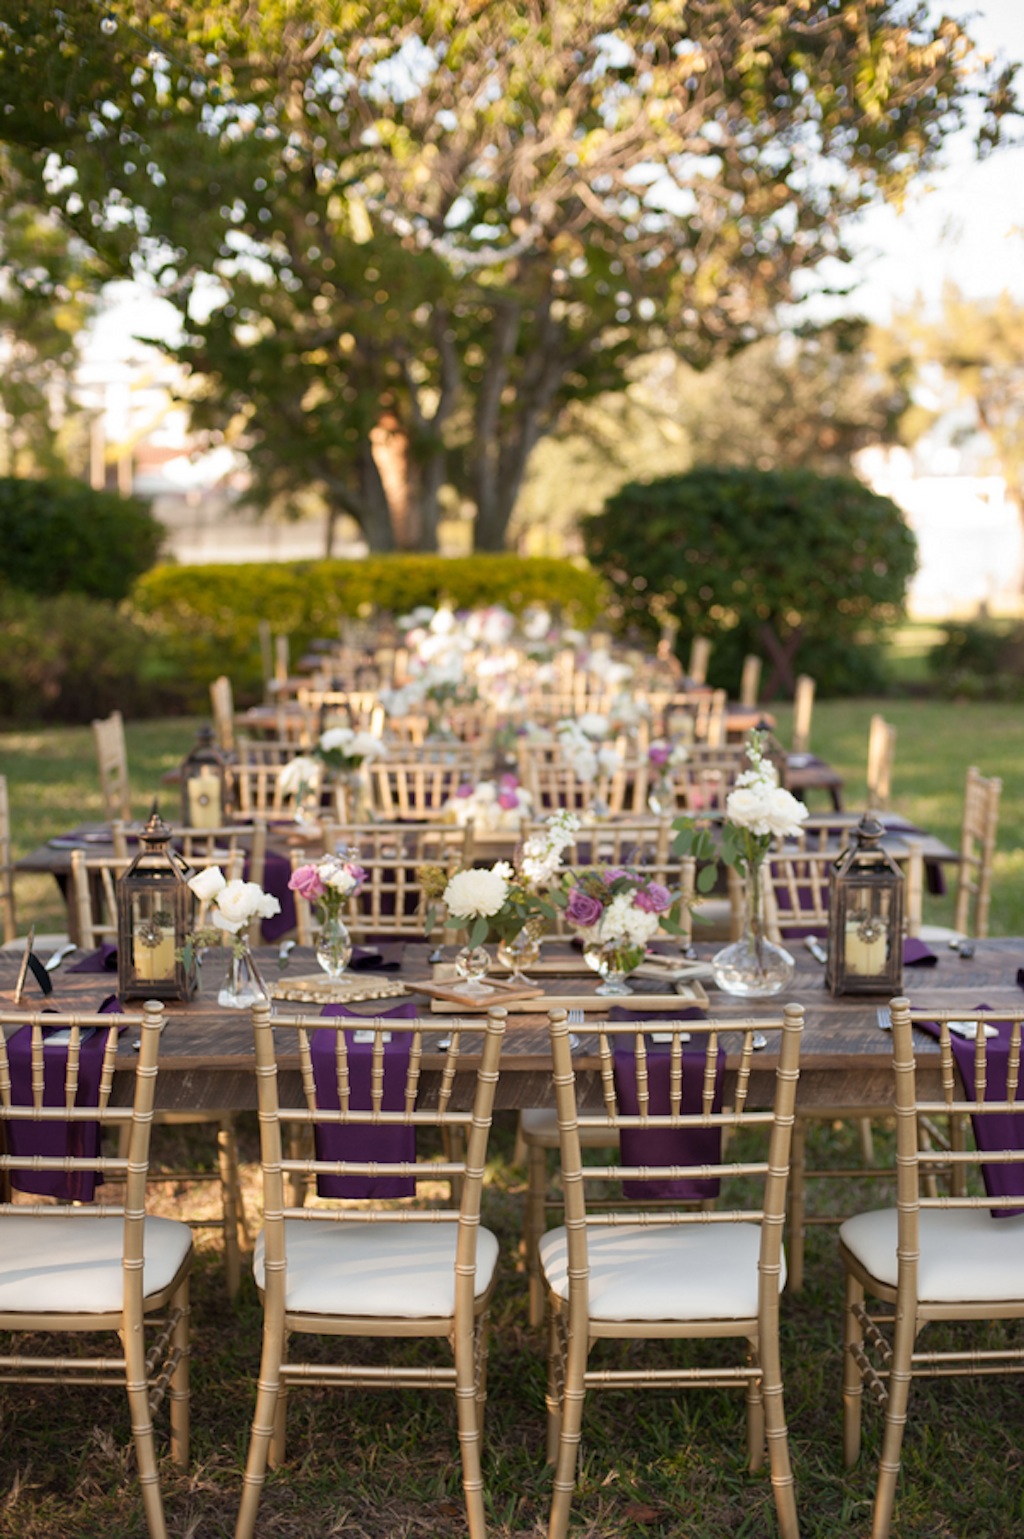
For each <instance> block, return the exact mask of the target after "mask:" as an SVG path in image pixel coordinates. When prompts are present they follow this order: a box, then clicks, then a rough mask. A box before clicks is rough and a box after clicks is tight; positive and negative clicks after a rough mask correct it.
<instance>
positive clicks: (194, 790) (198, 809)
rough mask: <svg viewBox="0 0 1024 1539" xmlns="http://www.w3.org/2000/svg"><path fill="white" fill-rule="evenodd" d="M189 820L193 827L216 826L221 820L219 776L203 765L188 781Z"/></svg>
mask: <svg viewBox="0 0 1024 1539" xmlns="http://www.w3.org/2000/svg"><path fill="white" fill-rule="evenodd" d="M188 811H189V822H190V823H191V824H192V827H193V828H218V827H219V826H220V822H221V805H220V776H219V775H218V774H217V771H216V770H214V769H210V768H208V767H207V766H205V765H204V766H203V768H202V769H200V771H199V773H198V774H197V775H193V776H192V779H191V780H190V781H189V783H188Z"/></svg>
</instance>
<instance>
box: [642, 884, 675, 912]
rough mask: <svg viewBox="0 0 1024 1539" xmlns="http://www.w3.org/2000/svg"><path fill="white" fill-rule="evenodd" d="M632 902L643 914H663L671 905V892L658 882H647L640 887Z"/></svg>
mask: <svg viewBox="0 0 1024 1539" xmlns="http://www.w3.org/2000/svg"><path fill="white" fill-rule="evenodd" d="M633 903H634V905H635V907H637V908H642V909H643V911H644V913H645V914H664V913H665V911H666V910H667V909H670V908H671V907H672V894H671V893H670V892H669V890H668V888H667V887H663V886H662V885H661V883H660V882H648V883H647V886H646V887H641V889H640V891H639V892H638V893H637V895H636V897H635V898H634V899H633Z"/></svg>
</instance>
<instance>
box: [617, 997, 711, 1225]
mask: <svg viewBox="0 0 1024 1539" xmlns="http://www.w3.org/2000/svg"><path fill="white" fill-rule="evenodd" d="M608 1019H609V1020H610V1021H636V1022H637V1024H638V1025H647V1024H648V1023H650V1024H651V1025H655V1024H656V1023H657V1022H658V1021H680V1020H682V1021H698V1020H699V1021H702V1020H704V1019H706V1017H705V1014H704V1011H703V1010H700V1009H696V1008H694V1007H692V1006H691V1007H690V1008H689V1009H685V1010H683V1009H681V1010H662V1011H657V1012H654V1011H649V1012H644V1013H641V1012H639V1011H637V1010H632V1009H630V1007H629V1006H628V1005H614V1006H613V1007H612V1009H611V1010H610V1011H609V1012H608ZM682 1060H683V1064H682V1068H683V1087H682V1102H681V1106H680V1111H681V1112H682V1114H683V1115H684V1116H693V1115H697V1114H699V1113H700V1111H701V1110H702V1097H703V1091H704V1063H705V1055H704V1053H703V1052H690V1053H688V1052H687V1051H686V1050H685V1048H684V1050H683V1054H682ZM671 1063H672V1054H671V1051H670V1048H669V1045H668V1044H667V1043H666V1044H664V1046H662V1045H661V1044H659V1043H657V1042H651V1043H648V1047H647V1088H648V1093H649V1096H650V1101H649V1107H650V1111H651V1114H652V1115H660V1116H668V1114H669V1109H670V1105H671V1100H670V1097H671V1082H670V1080H671ZM724 1066H725V1053H724V1051H723V1050H722V1048H719V1050H718V1063H717V1067H716V1072H715V1096H714V1104H713V1110H714V1111H716V1112H719V1111H721V1109H722V1070H723V1068H724ZM613 1070H614V1075H615V1091H616V1095H617V1096H618V1100H619V1107H620V1109H621V1111H622V1112H623V1113H624V1114H625V1115H627V1116H637V1115H638V1114H639V1110H640V1105H639V1098H638V1095H637V1085H636V1058H635V1056H634V1054H633V1051H632V1048H629V1047H617V1048H616V1049H615V1053H614V1057H613ZM620 1143H621V1148H622V1163H623V1164H624V1165H705V1164H706V1165H714V1164H717V1163H718V1161H719V1160H720V1159H721V1156H722V1137H721V1130H720V1129H719V1128H665V1129H658V1130H655V1131H653V1132H645V1131H643V1130H642V1129H638V1128H623V1129H622V1132H621V1134H620ZM719 1185H720V1182H718V1181H717V1180H710V1181H701V1180H697V1179H683V1180H679V1181H669V1180H664V1181H624V1182H623V1183H622V1193H623V1196H624V1197H629V1198H638V1199H640V1200H642V1199H643V1198H645V1197H648V1198H651V1199H654V1198H674V1199H675V1200H677V1201H679V1202H701V1201H703V1200H704V1199H705V1198H712V1197H717V1196H718V1189H719Z"/></svg>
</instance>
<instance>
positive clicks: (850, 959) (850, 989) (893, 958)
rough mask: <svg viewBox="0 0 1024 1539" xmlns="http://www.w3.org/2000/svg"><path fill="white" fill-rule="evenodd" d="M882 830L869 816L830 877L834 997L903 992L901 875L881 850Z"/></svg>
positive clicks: (829, 975) (829, 973) (829, 979)
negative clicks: (838, 995)
mask: <svg viewBox="0 0 1024 1539" xmlns="http://www.w3.org/2000/svg"><path fill="white" fill-rule="evenodd" d="M884 832H885V830H884V829H883V827H882V825H881V823H879V821H878V819H877V818H875V817H873V816H872V815H871V813H865V815H864V816H863V817H862V818H861V820H860V822H859V823H858V825H857V827H856V829H855V831H854V833H855V841H856V842H855V843H854V844H852V845H851V846H850V848H849V849H846V850H844V851H843V852H842V854H841V855H840V856H839V857H838V859H837V860H836V862H835V865H834V866H833V867H832V870H831V872H830V873H829V932H828V965H827V967H826V970H825V982H826V984H827V985H828V988H829V989H830V990H831V992H832V993H833V994H886V995H888V996H889V997H890V998H891V997H892V996H894V995H896V994H899V993H900V992H901V990H902V988H903V910H904V880H903V873H902V871H901V870H900V868H899V866H898V865H897V864H896V862H895V861H894V860H893V858H892V856H891V855H890V854H889V853H888V852H887V851H886V850H883V849H882V848H881V845H880V844H879V840H880V839H881V837H882V835H883V833H884Z"/></svg>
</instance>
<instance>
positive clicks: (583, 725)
mask: <svg viewBox="0 0 1024 1539" xmlns="http://www.w3.org/2000/svg"><path fill="white" fill-rule="evenodd" d="M576 725H577V727H578V728H579V730H580V731H581V732H585V733H586V735H587V737H607V735H608V718H607V716H602V715H601V714H600V713H599V712H598V711H584V713H583V715H582V716H578V717H577V718H576Z"/></svg>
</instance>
